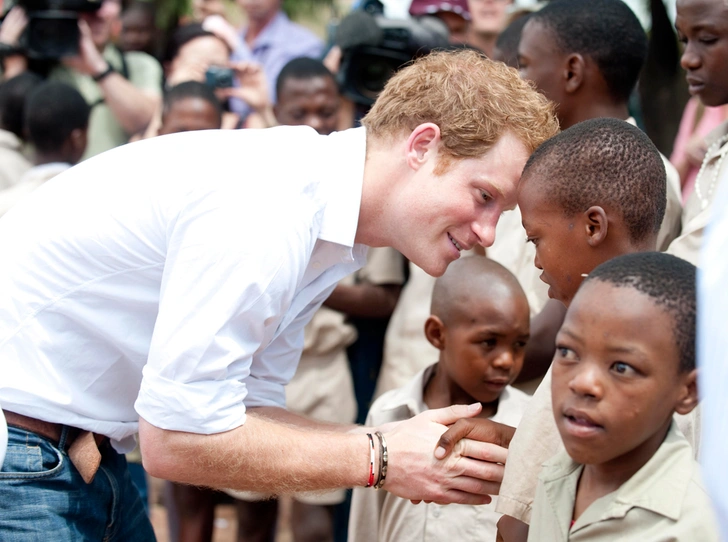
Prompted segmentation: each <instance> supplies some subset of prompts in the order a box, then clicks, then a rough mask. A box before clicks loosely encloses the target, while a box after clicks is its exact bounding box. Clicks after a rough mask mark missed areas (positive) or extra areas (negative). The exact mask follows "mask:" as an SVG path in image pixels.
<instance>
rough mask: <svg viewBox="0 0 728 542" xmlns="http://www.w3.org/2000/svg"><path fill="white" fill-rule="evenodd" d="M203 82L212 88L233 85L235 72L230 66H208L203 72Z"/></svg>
mask: <svg viewBox="0 0 728 542" xmlns="http://www.w3.org/2000/svg"><path fill="white" fill-rule="evenodd" d="M205 83H206V84H207V86H209V87H212V88H230V87H233V86H235V72H234V71H233V70H232V68H225V67H222V66H210V67H209V68H207V71H206V72H205Z"/></svg>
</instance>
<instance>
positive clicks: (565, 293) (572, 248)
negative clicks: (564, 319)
mask: <svg viewBox="0 0 728 542" xmlns="http://www.w3.org/2000/svg"><path fill="white" fill-rule="evenodd" d="M538 184H539V183H537V182H534V181H533V179H530V178H529V174H526V175H524V177H523V179H522V181H521V186H520V187H519V191H518V207H519V208H520V210H521V216H522V218H523V227H524V229H525V230H526V236H527V241H528V242H530V243H533V244H534V246H535V247H536V257H535V259H534V262H533V263H534V265H535V266H536V267H537V268H538V269H540V270H541V271H542V273H541V280H542V281H543V282H545V283H546V284H548V285H549V292H548V295H549V297H550V298H552V299H556V300H558V301H561V302H562V303H563V304H564V305H566V306H567V307H568V306H569V303H570V302H571V300H572V299H573V297H574V295H575V294H576V291H577V289H578V288H579V285H580V284H581V282H582V281H583V280H584V279H583V277H582V274H584V273H589V271H591V270H592V269H594V267H596V266H597V265H598V264H600V263H602V262H601V260H599V261H594V259H593V257H594V256H595V255H594V254H592V253H593V252H594V251H593V250H592V249H591V247H590V246H589V244H588V242H587V236H586V235H585V232H584V229H583V226H582V221H581V220H580V218H581V217H579V216H573V217H569V216H566V215H565V214H564V211H563V209H561V208H560V207H559V206H558V205H556V204H555V203H554V202H553V201H551V200H550V199H549V198H548V197H546V195H545V194H544V190H543V188H541V187H540V186H538Z"/></svg>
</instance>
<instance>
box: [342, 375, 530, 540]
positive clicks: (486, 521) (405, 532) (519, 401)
mask: <svg viewBox="0 0 728 542" xmlns="http://www.w3.org/2000/svg"><path fill="white" fill-rule="evenodd" d="M435 365H436V364H435ZM435 365H430V366H429V367H427V368H425V369H423V370H421V371H420V372H419V373H418V374H417V375H416V376H415V377H414V378H413V379H412V380H410V382H409V383H408V384H406V385H405V386H404V387H402V388H400V389H397V390H392V391H389V392H387V393H386V394H384V395H382V396H381V397H380V398H379V399H377V400H376V401H375V402H374V404H373V405H372V407H371V409H370V410H369V415H368V416H367V421H366V424H367V426H379V425H382V424H385V423H388V422H396V421H401V420H407V419H409V418H411V417H413V416H416V415H417V414H419V413H420V412H423V411H425V410H427V405H425V402H424V398H423V393H424V389H425V386H426V385H427V382H428V381H429V380H430V378H431V376H432V372H433V370H434V367H435ZM529 399H530V397H529V396H528V395H526V394H525V393H523V392H521V391H519V390H517V389H515V388H512V387H510V386H507V387H506V388H505V389H504V390H503V393H501V396H500V399H499V402H498V410H497V412H496V413H495V415H494V416H493V417H492V418H490V419H491V420H493V421H495V422H498V423H503V424H506V425H510V426H512V427H515V426H517V425H518V422H519V421H520V419H521V415H522V413H523V411H524V409H525V407H526V405H527V403H528V401H529ZM496 501H497V497H493V502H491V503H490V504H487V505H478V506H474V505H460V504H449V505H440V504H436V503H429V504H428V503H420V504H412V503H411V502H410V501H409V500H407V499H402V498H400V497H397V496H395V495H392V494H391V493H389V492H387V491H381V490H380V491H377V490H374V489H371V488H361V487H358V488H354V493H353V497H352V503H351V513H350V517H349V541H350V542H442V541H444V540H453V541H457V542H482V541H484V540H494V539H495V533H496V523H497V522H498V520H499V519H500V517H501V515H500V514H498V513H496V511H495V503H496Z"/></svg>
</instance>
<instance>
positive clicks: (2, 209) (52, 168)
mask: <svg viewBox="0 0 728 542" xmlns="http://www.w3.org/2000/svg"><path fill="white" fill-rule="evenodd" d="M69 167H71V164H68V163H66V162H52V163H49V164H42V165H39V166H33V167H32V168H30V169H29V170H28V171H26V172H25V173H24V174H23V176H22V177H21V178H20V181H18V183H17V184H15V185H13V186H12V187H11V188H8V189H7V190H2V191H0V216H3V215H4V214H5V213H7V212H8V211H9V210H10V209H11V208H12V207H13V206H14V205H15V204H16V203H18V202H19V201H20V200H22V199H23V198H25V197H27V196H28V194H30V193H31V192H33V191H34V190H35V189H36V188H38V187H39V186H40V185H42V184H43V183H44V182H46V181H49V180H50V179H52V178H53V177H55V176H56V175H58V174H60V173H63V172H64V171H66V170H67V169H68V168H69Z"/></svg>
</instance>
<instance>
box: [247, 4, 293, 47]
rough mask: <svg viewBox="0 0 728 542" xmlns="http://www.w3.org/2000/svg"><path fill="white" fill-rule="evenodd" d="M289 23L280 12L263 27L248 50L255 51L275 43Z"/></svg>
mask: <svg viewBox="0 0 728 542" xmlns="http://www.w3.org/2000/svg"><path fill="white" fill-rule="evenodd" d="M288 22H289V20H288V17H286V14H285V13H283V12H282V11H279V12H278V13H276V14H275V17H273V18H272V19H271V21H270V22H269V23H268V24H267V25H265V27H264V28H263V30H262V31H261V32H260V34H258V36H257V37H256V38H255V41H254V42H253V43H252V44H251V46H250V49H252V50H255V49H258V48H260V47H267V46H270V45H272V44H273V43H275V41H276V40H277V39H279V38H280V36H281V34H282V32H284V30H285V27H286V26H287V23H288ZM246 33H247V30H246Z"/></svg>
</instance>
